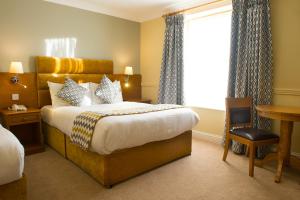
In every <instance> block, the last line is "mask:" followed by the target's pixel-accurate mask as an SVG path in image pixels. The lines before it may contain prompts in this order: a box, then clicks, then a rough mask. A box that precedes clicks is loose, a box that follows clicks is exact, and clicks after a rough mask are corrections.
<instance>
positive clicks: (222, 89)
mask: <svg viewBox="0 0 300 200" xmlns="http://www.w3.org/2000/svg"><path fill="white" fill-rule="evenodd" d="M223 9H225V12H224V10H223V11H222V12H220V9H219V10H216V11H217V12H219V13H213V14H212V13H211V12H212V11H210V13H208V14H209V15H206V16H205V14H203V13H199V14H198V15H194V16H193V15H190V16H188V17H187V18H186V22H185V38H184V62H185V64H184V66H185V69H184V70H185V72H184V73H185V74H184V78H185V83H184V87H185V88H184V92H185V102H186V105H188V106H197V107H204V108H213V109H221V110H224V107H225V103H224V101H225V97H226V92H227V79H228V68H229V50H230V29H231V7H229V8H228V7H225V8H223ZM226 9H227V10H226ZM216 11H215V12H216ZM201 14H202V16H201ZM203 15H204V16H203Z"/></svg>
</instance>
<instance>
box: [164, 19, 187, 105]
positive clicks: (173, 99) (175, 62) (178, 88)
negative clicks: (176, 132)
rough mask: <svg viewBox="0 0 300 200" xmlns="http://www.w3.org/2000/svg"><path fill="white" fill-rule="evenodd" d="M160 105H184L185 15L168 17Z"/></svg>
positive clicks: (166, 20)
mask: <svg viewBox="0 0 300 200" xmlns="http://www.w3.org/2000/svg"><path fill="white" fill-rule="evenodd" d="M165 22H166V30H165V40H164V49H163V58H162V65H161V72H160V84H159V94H158V103H167V104H181V105H182V104H183V28H184V17H183V15H175V16H167V17H166V18H165Z"/></svg>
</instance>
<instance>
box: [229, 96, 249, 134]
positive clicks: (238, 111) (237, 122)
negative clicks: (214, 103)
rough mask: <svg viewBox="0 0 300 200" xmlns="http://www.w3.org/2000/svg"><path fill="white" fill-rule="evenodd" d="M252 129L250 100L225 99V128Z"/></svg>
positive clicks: (247, 98)
mask: <svg viewBox="0 0 300 200" xmlns="http://www.w3.org/2000/svg"><path fill="white" fill-rule="evenodd" d="M232 127H252V98H251V97H246V98H226V128H228V130H229V129H231V128H232Z"/></svg>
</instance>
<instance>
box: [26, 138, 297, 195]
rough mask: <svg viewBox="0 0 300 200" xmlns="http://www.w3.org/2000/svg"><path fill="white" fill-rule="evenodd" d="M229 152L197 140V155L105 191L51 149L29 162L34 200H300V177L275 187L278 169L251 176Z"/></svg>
mask: <svg viewBox="0 0 300 200" xmlns="http://www.w3.org/2000/svg"><path fill="white" fill-rule="evenodd" d="M222 155H223V147H222V146H220V145H218V144H214V143H210V142H207V141H202V140H199V139H193V152H192V155H191V156H188V157H185V158H182V159H179V160H177V161H175V162H172V163H170V164H167V165H164V166H162V167H160V168H157V169H155V170H152V171H150V172H147V173H145V174H142V175H140V176H137V177H135V178H132V179H129V180H128V181H125V182H123V183H120V184H117V185H115V186H114V187H113V188H112V189H105V188H104V187H102V186H101V185H100V184H98V183H97V182H96V181H95V180H94V179H93V178H91V177H90V176H89V175H87V174H86V173H85V172H83V171H82V170H81V169H80V168H78V167H76V166H75V165H74V164H73V163H71V162H70V161H68V160H66V159H64V158H63V157H61V156H60V155H59V154H58V153H56V152H55V151H54V150H52V149H50V148H46V151H45V152H43V153H39V154H34V155H31V156H26V158H25V173H26V175H27V180H28V199H29V200H40V199H42V200H48V199H49V200H50V199H51V200H52V199H55V200H68V199H70V200H77V199H78V200H79V199H80V200H81V199H84V200H96V199H102V200H181V199H184V200H219V199H230V200H235V199H238V200H241V199H242V200H248V199H249V200H250V199H251V200H253V199H256V200H267V199H272V200H277V199H278V200H279V199H282V200H283V199H284V200H294V199H295V200H296V199H297V200H299V198H300V184H299V183H300V172H299V171H296V170H293V169H286V170H285V172H284V174H283V177H282V182H281V183H280V184H276V183H274V173H275V169H276V167H275V164H274V163H273V164H272V163H271V164H270V165H268V166H265V167H264V168H258V167H255V170H254V178H251V177H249V176H248V158H247V157H245V156H239V155H235V154H233V153H232V152H229V154H228V157H227V162H223V161H222V159H221V158H222Z"/></svg>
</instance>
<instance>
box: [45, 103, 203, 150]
mask: <svg viewBox="0 0 300 200" xmlns="http://www.w3.org/2000/svg"><path fill="white" fill-rule="evenodd" d="M145 106H151V105H150V104H144V103H135V102H122V103H116V104H98V105H92V106H86V107H74V106H62V107H53V106H45V107H43V108H42V109H41V115H42V119H43V121H45V122H46V123H47V124H49V125H51V126H53V127H55V128H57V129H59V130H60V131H62V132H63V133H65V134H66V135H68V136H70V135H71V133H72V126H73V121H74V119H75V118H76V116H77V115H79V114H80V113H81V112H85V111H95V112H97V111H99V112H101V111H108V110H120V109H128V108H138V107H145ZM198 121H199V117H198V115H197V114H196V113H195V112H193V111H192V110H191V109H189V108H180V109H172V110H164V111H159V112H151V113H144V114H135V115H123V116H109V117H104V118H102V119H101V120H99V121H98V123H97V124H96V127H95V130H94V134H93V138H92V142H91V147H90V151H93V152H97V153H99V154H102V155H104V154H110V153H112V152H114V151H116V150H120V149H126V148H131V147H136V146H140V145H143V144H146V143H149V142H154V141H160V140H166V139H170V138H173V137H176V136H178V135H180V134H181V133H183V132H185V131H188V130H191V129H192V128H193V127H194V126H195V125H196V124H197V123H198Z"/></svg>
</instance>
